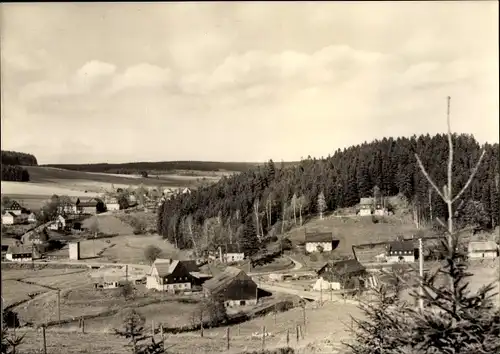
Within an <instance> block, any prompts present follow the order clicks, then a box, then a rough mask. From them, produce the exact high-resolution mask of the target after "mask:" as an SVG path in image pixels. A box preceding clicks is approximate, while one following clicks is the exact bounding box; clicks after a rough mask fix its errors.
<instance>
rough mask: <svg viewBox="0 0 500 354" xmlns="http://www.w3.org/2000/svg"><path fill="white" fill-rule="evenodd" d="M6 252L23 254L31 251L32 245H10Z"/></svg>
mask: <svg viewBox="0 0 500 354" xmlns="http://www.w3.org/2000/svg"><path fill="white" fill-rule="evenodd" d="M7 253H8V254H25V253H33V248H32V246H28V245H22V244H19V245H10V246H9V249H8V250H7Z"/></svg>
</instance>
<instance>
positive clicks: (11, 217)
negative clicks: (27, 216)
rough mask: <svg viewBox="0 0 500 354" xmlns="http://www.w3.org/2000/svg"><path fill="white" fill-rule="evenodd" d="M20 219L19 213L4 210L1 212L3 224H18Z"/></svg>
mask: <svg viewBox="0 0 500 354" xmlns="http://www.w3.org/2000/svg"><path fill="white" fill-rule="evenodd" d="M20 220H21V218H20V215H17V214H15V213H14V212H12V211H4V213H3V214H2V224H3V225H15V224H19V221H20Z"/></svg>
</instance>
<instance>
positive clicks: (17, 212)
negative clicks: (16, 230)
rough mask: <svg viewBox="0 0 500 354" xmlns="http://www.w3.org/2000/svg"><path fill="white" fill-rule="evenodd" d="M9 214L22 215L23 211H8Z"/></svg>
mask: <svg viewBox="0 0 500 354" xmlns="http://www.w3.org/2000/svg"><path fill="white" fill-rule="evenodd" d="M7 212H11V213H12V214H16V215H21V210H7Z"/></svg>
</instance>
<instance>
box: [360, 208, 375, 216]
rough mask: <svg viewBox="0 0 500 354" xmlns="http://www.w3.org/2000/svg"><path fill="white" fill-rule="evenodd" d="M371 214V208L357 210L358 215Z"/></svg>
mask: <svg viewBox="0 0 500 354" xmlns="http://www.w3.org/2000/svg"><path fill="white" fill-rule="evenodd" d="M368 215H372V211H371V209H360V210H359V216H368Z"/></svg>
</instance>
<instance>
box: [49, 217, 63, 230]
mask: <svg viewBox="0 0 500 354" xmlns="http://www.w3.org/2000/svg"><path fill="white" fill-rule="evenodd" d="M65 228H66V218H65V217H64V216H62V215H58V216H57V217H56V219H55V220H54V221H52V223H51V224H50V225H49V229H51V230H54V231H57V230H64V229H65Z"/></svg>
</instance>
